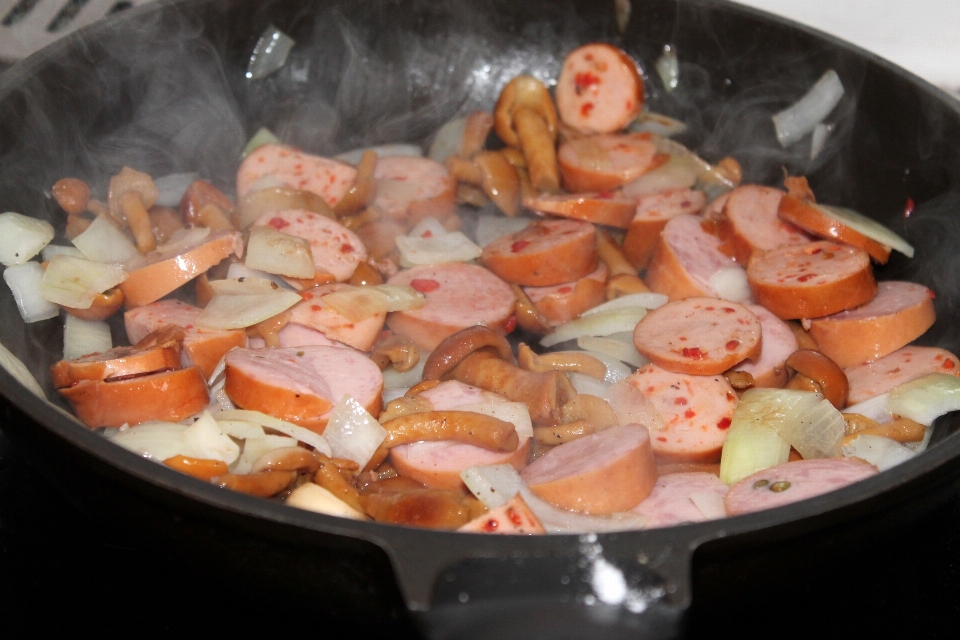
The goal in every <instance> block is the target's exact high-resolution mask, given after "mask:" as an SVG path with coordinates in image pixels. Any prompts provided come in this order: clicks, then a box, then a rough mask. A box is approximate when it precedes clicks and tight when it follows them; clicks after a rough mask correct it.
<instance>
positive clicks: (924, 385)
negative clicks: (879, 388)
mask: <svg viewBox="0 0 960 640" xmlns="http://www.w3.org/2000/svg"><path fill="white" fill-rule="evenodd" d="M888 406H889V408H890V411H891V412H892V413H894V414H896V415H899V416H902V417H904V418H909V419H911V420H913V421H915V422H919V423H920V424H923V425H926V426H930V425H931V424H933V421H934V420H936V419H937V418H939V417H940V416H942V415H943V414H945V413H948V412H950V411H956V410H957V409H960V378H958V377H956V376H951V375H947V374H945V373H929V374H927V375H925V376H922V377H920V378H917V379H916V380H911V381H910V382H905V383H903V384H901V385H899V386H897V387H894V388H893V389H891V391H890V400H889V403H888Z"/></svg>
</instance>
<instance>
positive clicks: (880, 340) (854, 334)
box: [810, 281, 937, 367]
mask: <svg viewBox="0 0 960 640" xmlns="http://www.w3.org/2000/svg"><path fill="white" fill-rule="evenodd" d="M877 287H878V288H877V297H875V298H874V299H873V300H871V301H870V302H868V303H867V304H865V305H863V306H862V307H857V308H856V309H850V310H849V311H841V312H840V313H837V314H834V315H832V316H826V317H823V318H818V319H816V320H813V321H812V322H811V323H810V335H811V336H813V339H814V340H816V341H817V344H818V345H820V351H822V352H823V354H824V355H826V356H827V357H828V358H830V359H831V360H833V361H834V362H836V363H837V364H838V365H840V366H841V367H852V366H854V365H857V364H862V363H864V362H870V361H871V360H876V359H877V358H882V357H883V356H885V355H887V354H890V353H893V352H894V351H896V350H897V349H899V348H900V347H903V346H906V345H907V344H909V343H910V342H911V341H913V340H914V339H916V338H919V337H920V336H922V335H923V333H924V332H925V331H926V330H927V329H929V328H930V327H932V326H933V323H934V321H936V319H937V317H936V312H935V311H934V308H933V292H932V291H930V290H929V289H927V288H926V287H925V286H923V285H921V284H915V283H913V282H896V281H888V282H881V283H879V284H878V286H877Z"/></svg>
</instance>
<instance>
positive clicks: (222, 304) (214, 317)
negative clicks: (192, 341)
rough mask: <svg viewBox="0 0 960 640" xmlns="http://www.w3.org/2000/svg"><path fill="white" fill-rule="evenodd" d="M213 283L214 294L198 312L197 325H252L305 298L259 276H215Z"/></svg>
mask: <svg viewBox="0 0 960 640" xmlns="http://www.w3.org/2000/svg"><path fill="white" fill-rule="evenodd" d="M210 286H211V287H212V288H213V290H214V296H213V298H211V299H210V302H208V303H207V306H206V307H205V308H204V310H203V311H201V312H200V315H199V316H197V326H200V327H204V328H206V329H245V328H246V327H252V326H253V325H255V324H257V323H259V322H263V321H264V320H266V319H268V318H272V317H274V316H275V315H278V314H280V313H283V312H284V311H286V310H287V309H289V308H290V307H292V306H293V305H295V304H297V303H298V302H300V301H301V300H302V298H301V297H300V294H298V293H294V292H293V291H286V290H284V289H281V288H280V287H278V286H277V285H275V284H274V283H272V282H270V281H268V280H259V279H257V278H245V279H243V280H242V281H241V280H215V281H213V282H211V283H210Z"/></svg>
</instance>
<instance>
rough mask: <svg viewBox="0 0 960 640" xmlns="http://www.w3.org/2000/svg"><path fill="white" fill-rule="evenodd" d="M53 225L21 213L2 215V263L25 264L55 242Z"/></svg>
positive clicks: (0, 254)
mask: <svg viewBox="0 0 960 640" xmlns="http://www.w3.org/2000/svg"><path fill="white" fill-rule="evenodd" d="M53 236H54V231H53V225H51V224H50V223H49V222H47V221H46V220H38V219H36V218H31V217H29V216H25V215H23V214H20V213H14V212H12V211H7V212H6V213H0V263H2V264H3V265H4V266H7V267H9V266H11V265H15V264H23V263H24V262H26V261H27V260H29V259H31V258H32V257H33V256H35V255H37V254H38V253H40V250H41V249H43V248H44V247H45V246H47V245H48V244H50V241H51V240H53Z"/></svg>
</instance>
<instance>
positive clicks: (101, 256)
mask: <svg viewBox="0 0 960 640" xmlns="http://www.w3.org/2000/svg"><path fill="white" fill-rule="evenodd" d="M71 242H72V243H73V246H75V247H76V248H77V249H79V250H80V251H81V252H82V253H83V255H84V256H86V258H87V259H88V260H93V261H94V262H111V263H121V262H127V261H128V260H132V259H134V258H139V257H140V252H139V251H137V247H136V245H134V244H133V242H131V241H130V238H128V237H127V234H125V233H124V232H123V231H121V230H120V229H118V228H117V227H115V226H114V225H113V223H112V222H110V220H108V219H107V216H98V217H97V218H96V219H95V220H94V221H93V222H91V223H90V226H89V227H87V229H86V230H85V231H84V232H83V233H81V234H80V235H78V236H77V237H76V238H74V239H73V240H71Z"/></svg>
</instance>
